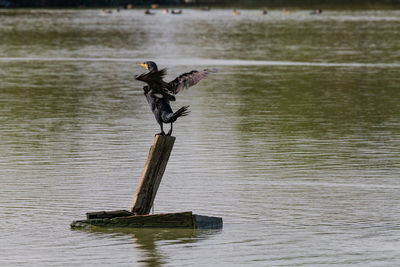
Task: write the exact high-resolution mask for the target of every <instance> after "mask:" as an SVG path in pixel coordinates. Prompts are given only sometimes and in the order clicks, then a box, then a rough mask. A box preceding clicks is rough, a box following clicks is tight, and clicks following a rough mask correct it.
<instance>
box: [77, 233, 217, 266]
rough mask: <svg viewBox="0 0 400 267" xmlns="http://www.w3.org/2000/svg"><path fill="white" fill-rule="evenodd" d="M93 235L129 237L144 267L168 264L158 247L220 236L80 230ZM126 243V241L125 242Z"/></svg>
mask: <svg viewBox="0 0 400 267" xmlns="http://www.w3.org/2000/svg"><path fill="white" fill-rule="evenodd" d="M76 231H85V232H89V233H94V234H101V235H104V234H106V235H108V236H109V237H111V238H112V237H121V236H131V237H132V239H133V244H134V247H135V248H139V249H140V250H142V251H143V252H144V255H141V257H140V259H139V260H138V262H140V263H145V265H146V266H163V265H164V264H166V263H168V256H167V255H165V254H164V253H163V252H162V251H161V249H160V248H159V247H160V246H168V245H174V246H180V247H182V246H185V245H187V244H194V243H196V242H199V241H203V240H206V239H207V238H210V237H212V236H215V235H217V234H220V233H221V232H222V230H221V229H218V230H196V229H151V228H147V229H146V228H143V229H127V228H112V229H111V228H108V229H107V228H101V227H92V228H91V229H90V230H89V229H86V230H85V229H83V230H82V229H80V230H76ZM125 242H126V241H125Z"/></svg>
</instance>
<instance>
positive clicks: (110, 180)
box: [0, 9, 400, 266]
mask: <svg viewBox="0 0 400 267" xmlns="http://www.w3.org/2000/svg"><path fill="white" fill-rule="evenodd" d="M0 22H1V23H0V121H1V124H0V134H1V138H0V186H1V194H0V212H1V214H2V216H1V217H2V219H1V223H0V232H1V237H0V244H1V250H0V265H1V266H28V265H29V266H32V265H33V266H61V265H63V266H65V265H66V266H68V265H73V264H76V265H79V266H94V265H96V266H109V265H115V266H232V265H238V266H243V265H254V266H271V265H284V266H285V265H286V266H293V265H322V264H330V265H332V264H338V265H344V264H348V265H353V264H354V265H361V266H368V265H369V266H396V265H398V264H400V249H399V248H400V224H399V220H400V208H399V207H400V194H399V189H400V161H399V151H400V120H399V118H400V104H399V103H400V90H399V89H400V88H399V87H400V86H399V84H400V76H399V70H400V60H399V59H400V42H399V40H400V38H399V37H400V36H399V33H400V31H399V29H400V12H399V11H397V10H396V11H391V10H385V11H324V12H323V13H322V14H321V15H318V16H311V15H309V11H302V10H297V11H293V12H292V13H291V14H283V13H282V12H281V11H271V12H269V14H268V15H266V16H263V15H261V11H257V10H244V11H241V15H240V16H232V13H231V11H230V10H223V9H220V10H212V11H211V12H202V11H199V10H190V9H185V10H183V14H182V15H180V16H172V15H168V14H162V13H161V11H158V12H157V14H156V15H154V16H145V15H144V14H143V10H134V11H132V10H129V11H127V10H126V11H125V10H123V11H121V12H120V13H118V14H112V15H102V14H101V13H100V11H99V10H68V9H65V10H57V9H55V10H46V9H39V10H29V9H21V10H0ZM140 60H154V61H156V62H157V63H158V64H159V67H167V68H168V75H167V76H168V78H167V79H170V80H172V79H174V78H175V77H176V76H177V75H179V74H181V73H183V72H186V71H189V70H192V69H202V68H218V69H219V72H218V73H216V74H213V75H210V76H209V77H208V78H207V79H206V80H203V81H201V82H200V83H199V84H198V85H196V86H195V87H193V88H191V89H189V90H187V91H185V92H183V93H182V94H180V95H178V98H177V101H176V102H174V103H173V108H174V109H177V108H179V107H180V106H183V105H190V109H191V114H190V116H188V117H184V118H181V119H180V120H179V121H178V122H177V123H176V124H175V125H174V135H175V136H176V138H177V139H176V142H175V147H174V150H173V152H172V155H171V158H170V162H169V164H168V167H167V170H166V173H165V175H164V178H163V181H162V183H161V185H160V188H159V191H158V194H157V198H156V201H155V212H178V211H193V212H194V213H197V214H203V215H213V216H220V217H223V219H224V229H222V230H220V231H192V230H190V231H187V230H167V229H161V230H160V229H157V230H140V229H139V230H131V231H106V230H105V231H72V230H70V228H69V224H70V223H71V221H72V220H76V219H82V218H84V216H85V213H86V212H89V211H100V210H115V209H128V208H129V207H130V203H131V201H132V199H133V195H134V193H135V190H136V186H137V183H138V180H139V177H140V174H141V171H142V168H143V166H144V163H145V160H146V157H147V153H148V150H149V147H150V145H151V143H152V141H153V136H154V134H155V133H156V132H158V131H159V129H158V125H157V123H156V122H155V120H154V117H153V115H152V113H151V112H150V110H149V108H148V106H147V102H146V100H145V98H144V96H143V91H142V89H141V88H142V86H143V84H141V83H140V82H138V81H135V79H134V76H135V75H137V74H140V73H142V72H143V69H141V68H140V67H139V66H137V65H134V64H133V62H134V61H140Z"/></svg>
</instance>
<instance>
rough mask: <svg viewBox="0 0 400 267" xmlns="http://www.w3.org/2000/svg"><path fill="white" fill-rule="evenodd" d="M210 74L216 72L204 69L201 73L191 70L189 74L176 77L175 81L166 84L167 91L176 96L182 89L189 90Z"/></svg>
mask: <svg viewBox="0 0 400 267" xmlns="http://www.w3.org/2000/svg"><path fill="white" fill-rule="evenodd" d="M210 72H216V70H210V69H205V70H201V71H197V70H192V71H191V72H187V73H184V74H182V75H180V76H179V77H177V78H176V79H175V80H173V81H171V82H169V83H168V87H169V88H168V89H170V90H171V91H172V93H173V94H177V93H179V92H180V91H182V90H183V89H186V88H189V87H190V86H193V85H195V84H196V83H198V82H199V81H200V80H202V79H204V78H205V77H206V76H207V75H208V74H209V73H210Z"/></svg>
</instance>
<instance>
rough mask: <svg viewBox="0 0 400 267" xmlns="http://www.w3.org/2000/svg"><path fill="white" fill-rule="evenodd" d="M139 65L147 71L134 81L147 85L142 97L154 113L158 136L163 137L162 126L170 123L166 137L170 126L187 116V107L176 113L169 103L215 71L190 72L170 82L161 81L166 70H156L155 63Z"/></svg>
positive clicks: (148, 62) (170, 132)
mask: <svg viewBox="0 0 400 267" xmlns="http://www.w3.org/2000/svg"><path fill="white" fill-rule="evenodd" d="M137 64H140V65H141V66H142V67H144V68H145V69H147V70H149V72H147V73H143V74H141V75H139V76H136V80H139V81H142V82H145V83H147V85H146V86H144V87H143V91H144V95H145V96H146V99H147V102H148V103H149V105H150V108H151V111H152V112H153V113H154V117H155V118H156V120H157V122H158V124H159V125H160V127H161V132H160V133H158V135H165V132H164V128H163V124H164V123H170V124H171V129H170V130H169V132H168V133H167V134H166V135H171V134H172V124H173V123H174V122H175V121H176V120H177V119H178V118H179V117H183V116H186V115H188V114H189V110H188V108H189V106H183V107H181V108H180V109H178V110H177V111H176V112H173V111H172V108H171V106H170V101H175V95H176V94H178V93H179V92H180V91H183V90H184V89H186V88H189V87H191V86H193V85H195V84H196V83H198V82H199V81H200V80H202V79H204V78H205V77H206V76H207V75H208V74H209V73H210V72H215V70H209V69H205V70H201V71H197V70H192V71H190V72H187V73H184V74H182V75H180V76H178V77H177V78H175V79H174V80H173V81H171V82H165V81H163V78H164V76H165V74H166V69H162V70H158V67H157V65H156V63H154V62H153V61H146V62H142V63H137Z"/></svg>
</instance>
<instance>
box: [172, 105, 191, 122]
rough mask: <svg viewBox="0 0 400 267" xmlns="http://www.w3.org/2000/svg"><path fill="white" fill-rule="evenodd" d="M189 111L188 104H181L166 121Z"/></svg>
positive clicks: (173, 119) (182, 115)
mask: <svg viewBox="0 0 400 267" xmlns="http://www.w3.org/2000/svg"><path fill="white" fill-rule="evenodd" d="M189 113H190V110H189V106H183V107H181V108H180V109H178V110H177V111H175V112H174V113H173V114H172V116H171V117H169V118H168V121H167V122H175V121H176V120H177V119H178V118H179V117H184V116H187V115H189Z"/></svg>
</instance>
